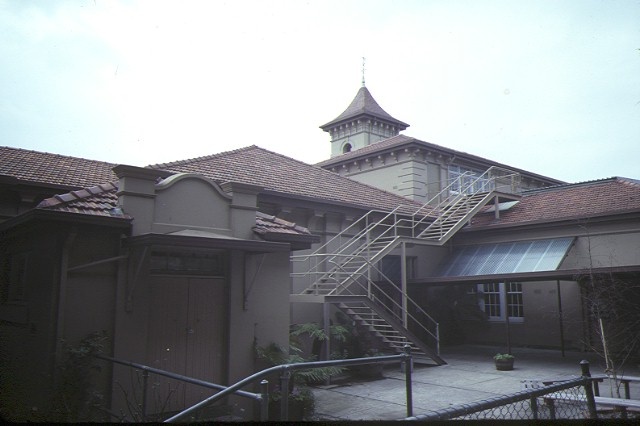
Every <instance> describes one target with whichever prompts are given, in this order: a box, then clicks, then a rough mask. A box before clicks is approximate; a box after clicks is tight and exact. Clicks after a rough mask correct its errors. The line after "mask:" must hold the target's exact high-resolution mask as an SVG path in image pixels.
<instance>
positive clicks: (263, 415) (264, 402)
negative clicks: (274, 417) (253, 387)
mask: <svg viewBox="0 0 640 426" xmlns="http://www.w3.org/2000/svg"><path fill="white" fill-rule="evenodd" d="M260 393H261V394H262V399H260V421H261V422H266V421H267V420H269V381H268V380H263V381H261V382H260Z"/></svg>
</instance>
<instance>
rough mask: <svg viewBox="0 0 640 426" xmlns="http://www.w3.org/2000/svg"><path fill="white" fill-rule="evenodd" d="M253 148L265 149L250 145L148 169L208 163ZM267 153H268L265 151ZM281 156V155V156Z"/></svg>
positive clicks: (157, 165) (153, 165)
mask: <svg viewBox="0 0 640 426" xmlns="http://www.w3.org/2000/svg"><path fill="white" fill-rule="evenodd" d="M253 148H259V149H264V148H260V147H259V146H257V145H255V144H254V145H249V146H245V147H242V148H236V149H231V150H229V151H223V152H218V153H215V154H209V155H202V156H200V157H193V158H187V159H184V160H177V161H171V162H169V163H157V164H149V165H148V166H147V167H148V168H152V169H164V168H166V167H172V166H179V165H183V164H192V163H197V162H200V161H206V160H211V159H214V158H219V157H224V156H225V155H229V154H237V153H240V152H243V151H249V150H250V149H253ZM265 151H267V150H266V149H265ZM274 154H277V153H276V152H274ZM279 155H280V154H279Z"/></svg>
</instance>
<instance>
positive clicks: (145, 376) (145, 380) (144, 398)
mask: <svg viewBox="0 0 640 426" xmlns="http://www.w3.org/2000/svg"><path fill="white" fill-rule="evenodd" d="M95 357H96V358H98V359H101V360H104V361H108V362H111V363H114V364H119V365H124V366H127V367H131V368H133V369H135V370H139V371H140V372H141V374H142V390H141V391H142V392H141V393H142V395H141V397H140V401H139V402H137V404H136V405H138V407H137V408H138V409H139V410H140V416H141V417H142V418H141V419H140V420H142V421H147V420H149V419H148V417H147V416H148V399H149V398H148V395H149V376H150V375H151V374H156V375H158V376H163V377H168V378H170V379H175V380H178V381H180V382H184V383H189V384H193V385H198V386H201V387H204V388H208V389H216V390H224V389H226V388H227V387H226V386H223V385H219V384H216V383H211V382H207V381H205V380H200V379H195V378H193V377H188V376H184V375H182V374H177V373H172V372H170V371H166V370H161V369H158V368H154V367H150V366H148V365H143V364H139V363H135V362H131V361H125V360H121V359H116V358H112V357H108V356H106V355H101V354H97V355H95ZM235 395H238V396H241V397H244V398H248V399H251V400H254V401H258V402H260V401H261V400H262V398H263V396H262V394H260V393H253V392H247V391H243V390H239V391H237V392H235Z"/></svg>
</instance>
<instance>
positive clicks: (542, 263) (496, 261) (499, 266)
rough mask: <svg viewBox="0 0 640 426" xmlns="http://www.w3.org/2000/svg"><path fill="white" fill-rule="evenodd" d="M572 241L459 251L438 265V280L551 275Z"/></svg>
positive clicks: (496, 246)
mask: <svg viewBox="0 0 640 426" xmlns="http://www.w3.org/2000/svg"><path fill="white" fill-rule="evenodd" d="M573 241H574V238H573V237H570V238H553V239H547V240H534V241H516V242H510V243H494V244H479V245H473V246H464V247H460V248H458V249H457V250H455V251H454V253H453V254H452V255H451V257H450V258H449V259H448V260H447V261H446V262H445V263H444V264H443V265H442V267H441V268H440V271H439V273H438V274H437V276H439V277H466V276H476V275H498V274H513V273H527V272H540V271H555V270H556V269H558V267H559V266H560V263H561V262H562V260H563V259H564V257H565V256H566V254H567V252H568V251H569V248H571V245H572V244H573Z"/></svg>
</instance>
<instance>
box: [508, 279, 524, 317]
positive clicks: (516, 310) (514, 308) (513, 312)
mask: <svg viewBox="0 0 640 426" xmlns="http://www.w3.org/2000/svg"><path fill="white" fill-rule="evenodd" d="M506 290H507V311H508V312H509V318H524V304H523V303H522V283H507V289H506Z"/></svg>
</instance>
